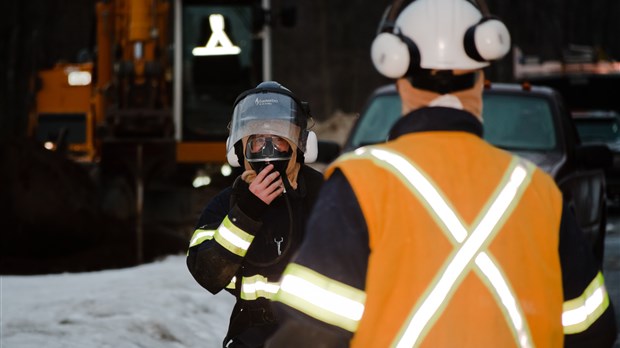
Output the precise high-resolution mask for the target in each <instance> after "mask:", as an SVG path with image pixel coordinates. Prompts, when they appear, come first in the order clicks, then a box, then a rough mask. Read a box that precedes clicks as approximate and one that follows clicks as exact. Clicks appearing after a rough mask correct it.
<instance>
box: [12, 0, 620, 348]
mask: <svg viewBox="0 0 620 348" xmlns="http://www.w3.org/2000/svg"><path fill="white" fill-rule="evenodd" d="M136 2H139V1H136ZM154 2H158V3H162V2H165V1H164V0H155V1H154ZM173 2H174V1H172V0H171V1H170V3H173ZM182 2H183V4H189V5H203V4H209V5H214V6H229V5H231V4H233V5H235V4H240V3H245V4H247V3H249V2H251V1H250V0H226V1H206V0H204V1H203V0H183V1H182ZM98 3H105V4H110V3H123V4H126V3H130V0H106V1H95V0H0V257H1V259H0V275H2V277H0V287H2V289H1V290H2V291H0V303H1V304H2V309H3V312H4V313H5V317H4V318H2V320H0V321H1V322H2V323H1V324H2V329H3V330H4V331H2V332H0V345H1V342H3V340H4V342H8V344H9V345H10V344H11V342H13V343H15V345H16V346H18V345H19V346H36V347H40V346H46V347H48V346H49V347H52V348H55V347H66V346H102V347H104V346H105V347H107V346H109V344H110V342H112V343H111V344H112V346H126V347H128V346H132V345H131V344H132V343H135V344H136V345H134V346H140V347H145V346H148V347H170V346H171V345H173V346H175V347H176V346H179V347H186V346H187V347H190V346H198V345H202V346H209V344H210V345H211V346H216V345H218V344H219V341H218V340H219V336H218V335H220V334H221V333H223V332H225V326H226V324H227V315H228V313H229V312H230V309H229V307H230V306H232V302H231V301H232V300H231V299H230V298H225V297H224V296H222V295H221V294H220V295H218V296H220V297H219V298H218V297H217V296H215V297H208V298H207V297H206V296H205V294H206V293H205V291H204V289H202V288H200V287H199V286H198V285H197V284H196V283H195V282H194V281H193V279H190V277H189V273H188V272H187V270H186V269H185V268H186V267H185V264H184V263H185V252H186V250H187V245H188V240H189V238H190V237H191V236H192V233H193V232H194V228H195V223H196V220H197V218H198V216H199V214H200V212H201V210H202V208H203V207H204V205H205V204H206V203H207V202H208V201H209V200H210V198H211V197H213V195H214V194H216V193H217V192H219V190H221V188H222V187H224V186H226V185H230V183H231V178H234V175H232V176H231V175H230V173H229V174H228V176H226V175H224V174H217V175H219V176H213V177H212V179H213V182H212V184H211V186H195V185H194V186H192V179H194V180H195V177H196V178H197V177H199V175H203V174H204V173H207V172H208V173H212V172H217V171H219V170H220V166H221V165H222V163H223V161H224V158H223V157H224V156H223V154H224V153H225V152H224V151H223V149H224V145H223V141H224V140H225V137H226V135H225V134H226V133H227V130H226V127H225V126H222V125H221V124H220V126H219V127H211V129H209V127H210V125H207V126H204V124H199V126H202V127H203V128H205V129H207V130H209V131H214V132H215V133H217V134H216V137H215V138H217V139H216V140H217V141H219V142H220V144H219V145H217V144H216V145H217V146H219V147H217V146H216V147H213V149H215V150H210V151H212V152H213V153H216V155H217V156H219V157H222V158H221V159H220V162H218V163H212V162H206V161H204V160H202V159H196V158H194V159H192V158H190V159H189V160H187V161H186V162H187V163H185V162H183V161H185V160H183V161H181V160H180V157H179V153H182V152H180V151H179V150H178V149H179V148H178V147H177V148H176V150H177V153H176V156H177V157H176V158H175V152H174V151H175V146H178V143H176V144H175V142H174V139H171V138H170V137H169V134H167V137H159V138H158V137H157V136H152V135H148V136H146V137H144V135H143V134H141V135H140V136H141V137H135V138H132V137H130V136H129V137H126V138H123V137H122V136H121V137H110V138H106V136H108V135H106V134H107V133H105V132H107V131H109V129H108V128H106V129H103V131H101V130H99V129H97V130H95V132H94V133H95V136H96V137H97V140H96V141H95V143H98V142H99V143H98V144H97V146H100V145H101V144H100V143H104V145H103V146H101V148H103V149H104V150H101V151H100V152H101V153H98V155H100V157H97V158H96V159H95V160H92V159H91V160H90V161H85V162H84V161H83V162H80V161H75V160H74V158H71V157H70V156H68V155H67V151H66V148H63V147H62V146H60V147H59V148H57V149H55V151H48V150H46V149H44V147H43V145H44V142H43V141H41V140H40V139H36V137H35V136H33V135H32V134H31V133H32V132H29V127H31V126H32V124H29V117H31V115H34V114H36V113H35V112H34V111H35V110H36V106H37V103H36V102H37V92H40V91H41V89H42V87H43V86H42V82H41V81H42V80H41V78H40V74H39V73H40V72H41V71H44V70H49V69H52V68H54V67H56V66H58V64H60V63H62V64H74V63H85V62H91V61H93V59H95V57H96V56H97V42H96V41H97V40H96V38H97V17H96V11H95V8H96V5H97V4H98ZM254 3H255V4H256V5H260V3H261V1H255V2H254ZM390 3H391V1H386V0H380V1H363V0H346V1H345V0H341V1H329V0H299V1H295V0H272V1H271V13H270V15H271V30H272V64H271V67H272V79H273V80H276V81H278V82H280V83H282V84H283V85H285V86H286V87H288V88H290V89H291V90H292V91H293V92H294V93H295V94H296V95H297V96H299V97H300V98H301V99H303V100H306V101H308V102H309V103H310V105H311V110H312V115H313V117H314V119H315V120H316V121H317V123H321V124H319V126H323V127H325V128H324V129H328V130H330V128H332V130H336V131H339V130H342V124H343V122H342V121H346V122H347V127H348V126H350V125H351V123H352V122H354V120H355V119H356V116H357V115H359V113H360V112H361V111H362V109H363V107H364V104H365V102H366V101H367V98H368V96H369V95H370V93H371V92H372V91H373V90H374V89H375V88H377V87H378V86H381V85H383V84H386V83H389V82H390V81H389V80H387V79H385V78H383V77H381V76H380V75H379V73H378V72H376V70H375V69H374V67H373V66H372V63H371V60H370V46H371V43H372V41H373V39H374V37H375V35H376V32H377V26H378V24H379V21H380V18H381V17H382V14H383V13H384V10H385V8H386V6H387V5H389V4H390ZM487 5H488V7H489V9H490V12H491V13H492V14H493V15H495V16H497V17H499V18H500V19H501V20H502V21H503V22H504V23H505V24H506V26H507V27H508V29H509V31H510V33H511V39H512V50H511V52H510V53H509V54H508V55H507V56H506V57H505V58H503V59H502V60H501V61H499V62H496V63H494V64H492V65H491V66H490V67H489V68H487V69H486V71H485V73H486V77H487V79H489V80H490V81H492V82H519V83H520V82H526V81H527V82H531V83H533V84H543V85H547V86H551V87H554V88H557V89H558V91H559V92H560V94H561V95H562V97H563V98H564V101H565V102H566V105H567V108H568V109H570V110H588V109H601V110H615V111H617V112H619V113H620V1H618V0H536V1H534V0H522V1H508V0H488V1H487ZM257 8H258V7H257ZM202 14H203V15H204V13H202ZM252 15H253V16H254V15H256V13H254V12H253V14H252ZM261 16H262V13H261ZM172 17H173V16H172V10H171V11H170V18H169V19H170V20H171V21H172V19H173V18H172ZM259 17H260V16H259ZM253 18H254V17H253ZM258 24H262V22H261V23H258ZM227 28H230V23H229V24H228V26H227ZM261 28H262V26H261ZM256 32H258V30H257V31H256ZM168 34H170V35H171V33H168ZM203 34H204V33H203ZM254 34H256V33H254ZM181 46H182V45H181ZM159 53H160V54H163V55H164V56H165V57H167V58H168V61H171V60H172V59H173V46H172V45H168V47H166V48H164V49H162V50H161V52H159ZM547 63H549V64H551V65H553V64H555V66H556V67H557V66H562V67H564V69H566V67H568V66H599V65H600V64H602V65H604V66H607V67H609V66H612V67H613V69H615V70H613V71H611V72H609V71H606V72H603V73H597V74H593V73H592V71H589V72H584V71H578V72H574V73H566V74H562V73H561V72H560V73H559V74H558V72H557V71H556V74H555V75H551V76H548V75H545V73H543V74H542V75H541V74H539V75H538V76H529V77H525V76H524V75H519V74H516V73H518V72H523V71H524V70H523V66H527V65H528V64H533V66H545V64H547ZM95 65H96V64H95ZM102 65H103V64H102ZM110 66H111V65H110ZM254 68H255V66H252V69H254ZM221 70H225V69H221ZM190 72H191V74H186V73H187V71H183V74H181V75H182V77H183V79H185V80H184V81H186V80H190V79H191V78H194V79H196V80H200V79H199V78H198V76H199V75H198V74H194V71H191V70H190ZM252 74H253V75H252V78H251V79H250V84H249V85H248V86H250V87H253V86H254V85H255V84H256V83H258V82H259V80H258V79H257V78H256V76H258V75H259V74H257V73H256V72H255V71H254V72H252ZM188 75H189V76H188ZM94 76H97V75H96V72H94ZM188 77H189V78H188ZM177 78H178V76H171V77H170V78H169V79H168V80H167V83H169V84H171V81H172V80H173V79H177ZM220 78H223V80H221V81H220V82H218V83H214V82H213V81H215V80H210V82H211V83H212V85H211V86H206V87H207V88H211V90H213V89H214V90H216V91H217V90H218V89H223V88H221V87H222V86H224V84H225V83H226V82H227V81H226V80H227V79H228V78H229V75H228V73H227V71H223V76H220ZM183 79H179V80H183ZM231 79H232V78H231ZM65 80H66V78H65ZM95 80H96V78H95V79H94V81H95ZM205 80H208V79H205ZM63 82H65V84H66V81H63ZM195 82H196V85H197V86H198V85H199V84H200V82H204V81H195ZM246 82H247V81H246ZM207 84H208V83H207ZM93 85H94V83H93ZM167 87H170V86H167ZM202 87H205V86H202ZM229 87H230V86H229ZM197 88H198V87H197ZM244 89H247V87H244V88H237V89H235V88H234V87H233V88H232V89H231V91H232V92H230V91H229V93H228V95H227V96H226V98H224V99H226V102H225V103H220V105H217V108H218V109H217V111H219V112H220V114H223V115H225V117H229V113H230V112H231V111H232V100H234V97H235V96H236V95H237V94H238V93H240V92H242V91H243V90H244ZM94 91H95V89H94V88H93V89H92V91H91V90H88V92H89V93H90V92H92V94H93V95H94V94H96V93H95V92H94ZM98 92H101V91H98ZM108 92H109V91H106V92H105V93H108ZM112 92H117V91H116V90H112ZM184 92H185V90H184ZM167 93H168V94H166V93H163V94H165V97H170V95H169V94H172V93H171V91H170V90H168V91H167ZM230 93H232V94H230ZM99 94H104V93H103V92H102V93H99ZM188 94H189V93H188ZM184 97H185V96H184ZM230 98H232V100H231V99H230ZM75 99H78V98H77V97H76V98H75ZM93 99H94V98H93ZM171 99H172V98H168V100H166V102H167V104H166V105H167V106H168V107H170V105H171V103H170V100H171ZM198 99H200V98H198ZM198 101H199V102H201V100H198ZM184 102H185V100H184ZM217 102H221V100H217ZM87 104H88V103H87ZM110 105H112V103H110V104H109V105H108V106H110ZM184 105H185V104H184ZM187 105H189V103H187ZM196 105H198V107H195V108H194V110H193V112H194V113H195V114H196V115H197V116H198V117H200V116H205V115H206V114H207V113H204V114H203V111H204V109H201V107H200V105H201V104H200V103H197V104H196ZM88 106H89V107H92V108H94V107H93V106H92V105H91V104H88ZM162 109H164V108H162ZM109 110H111V111H115V110H114V108H112V107H109V108H108V109H105V111H109ZM151 111H152V110H151ZM211 111H212V110H209V112H211ZM99 115H101V113H100V114H99ZM208 116H211V114H210V113H209V114H208ZM183 117H185V114H183ZM204 118H209V117H203V119H204ZM220 118H221V117H220ZM220 121H221V120H220ZM332 121H333V122H332ZM224 124H225V123H224ZM339 124H340V125H339ZM184 127H186V125H185V124H184ZM199 130H204V129H199ZM346 130H347V131H348V128H347V129H346ZM100 131H101V132H100ZM165 131H169V129H168V128H166V129H165ZM183 131H185V130H183ZM318 133H319V131H318V130H317V134H318ZM183 134H185V133H183ZM222 134H224V135H222ZM202 136H203V134H202V133H200V132H194V133H192V134H191V137H193V138H191V140H194V141H197V142H200V140H201V137H202ZM339 136H340V138H342V137H343V136H342V134H340V135H339ZM218 137H219V138H218ZM58 138H59V139H60V136H59V137H58ZM215 138H214V139H215ZM110 139H111V140H110ZM187 139H190V138H189V137H188V138H185V136H184V138H183V140H187ZM205 139H206V138H205ZM205 139H202V140H203V142H206V141H204V140H205ZM319 140H321V138H320V137H319ZM342 140H344V139H339V141H342ZM58 144H60V145H62V142H60V141H59V142H58ZM332 145H333V144H332ZM332 149H333V147H332ZM102 153H103V154H102ZM202 155H204V151H203V153H202ZM616 156H617V158H618V159H620V153H617V154H616ZM219 157H218V158H219ZM197 158H198V157H197ZM181 162H183V163H181ZM188 163H189V164H188ZM618 164H620V160H618ZM201 173H202V174H201ZM233 174H238V173H237V172H233ZM210 180H211V178H210ZM600 197H603V200H604V198H605V197H604V195H601V196H600ZM616 203H618V202H616ZM619 206H620V205H618V206H616V207H615V208H614V209H615V210H612V209H611V208H610V209H609V210H608V216H605V218H606V219H607V225H606V231H601V232H602V233H606V235H607V240H606V242H605V249H606V254H605V257H606V259H605V267H606V269H605V272H606V273H605V278H606V282H607V284H608V290H609V292H610V297H611V298H612V301H613V302H614V305H615V307H616V318H617V322H618V323H617V324H618V325H619V327H620V308H619V307H620V303H618V301H619V300H620V256H619V254H618V252H619V251H620V209H619V208H618V207H619ZM609 251H611V252H609ZM168 256H169V257H168ZM165 257H168V258H167V259H165ZM162 259H164V262H161V263H158V262H156V261H161V260H162ZM134 266H137V267H134ZM125 270H126V271H128V272H124V271H125ZM94 271H97V272H94ZM66 272H79V273H77V274H76V275H75V277H70V276H68V273H66ZM91 272H93V273H91ZM54 273H55V274H56V275H53V274H54ZM38 275H39V276H38ZM3 282H4V283H3ZM4 298H6V299H7V300H5V301H4V302H2V300H3V299H4ZM205 299H207V301H205ZM188 313H189V315H188ZM5 318H8V319H5ZM619 331H620V330H619ZM137 336H141V337H137ZM7 338H8V339H7ZM23 342H28V344H23ZM67 342H74V343H75V342H80V343H75V344H66V343H67ZM136 342H137V343H136ZM614 347H615V348H620V340H618V342H616V345H615V346H614Z"/></svg>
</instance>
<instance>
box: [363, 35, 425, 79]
mask: <svg viewBox="0 0 620 348" xmlns="http://www.w3.org/2000/svg"><path fill="white" fill-rule="evenodd" d="M395 30H396V31H397V33H391V32H383V33H380V34H379V35H377V37H375V39H374V41H373V42H372V46H371V48H370V56H371V59H372V63H373V64H374V66H375V68H376V69H377V71H378V72H379V73H381V74H382V75H383V76H385V77H388V78H391V79H398V78H401V77H403V76H405V75H407V74H408V72H410V70H412V69H415V68H418V67H419V66H420V52H419V51H418V47H417V46H416V44H415V43H414V42H413V40H411V39H410V38H408V37H406V36H404V35H402V34H401V33H400V31H399V30H398V28H396V29H395Z"/></svg>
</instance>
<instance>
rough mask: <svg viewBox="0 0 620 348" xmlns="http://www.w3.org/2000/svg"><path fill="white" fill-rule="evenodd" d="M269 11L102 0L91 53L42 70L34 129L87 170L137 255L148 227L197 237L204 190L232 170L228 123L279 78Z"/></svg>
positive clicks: (159, 0)
mask: <svg viewBox="0 0 620 348" xmlns="http://www.w3.org/2000/svg"><path fill="white" fill-rule="evenodd" d="M270 11H271V9H270V3H269V0H262V1H260V0H259V1H257V0H245V1H242V0H234V1H232V0H231V1H212V0H211V1H206V0H203V1H199V0H107V1H105V0H102V1H97V2H96V9H95V11H94V12H95V14H96V15H95V19H94V27H95V28H96V30H95V33H94V34H95V35H94V37H96V40H95V42H94V45H93V46H94V47H93V49H92V54H91V57H92V59H89V60H86V61H83V62H80V63H67V62H62V63H58V64H57V65H56V66H54V67H53V68H52V69H49V70H44V71H40V72H38V73H37V75H36V76H35V77H34V79H33V83H32V86H33V90H34V92H35V95H36V98H35V102H34V105H33V108H32V111H31V113H30V115H29V127H28V128H29V135H30V137H31V138H32V139H35V140H36V142H37V143H38V144H40V145H41V146H42V147H45V148H46V149H47V150H49V151H53V152H56V153H59V154H64V156H62V157H63V158H65V159H69V160H70V161H72V162H75V163H79V164H80V165H81V166H83V167H84V168H88V173H89V174H90V175H91V176H92V178H93V180H94V182H95V183H96V185H97V186H98V188H97V190H96V192H98V194H100V196H98V198H97V199H99V200H100V201H101V203H100V204H99V206H100V207H101V210H102V212H103V214H104V219H108V218H109V219H117V220H119V221H131V224H132V225H133V226H134V227H135V231H136V233H135V238H134V240H135V247H136V249H135V254H136V261H137V262H138V263H140V262H142V260H143V259H144V257H143V253H144V251H143V250H144V245H145V242H144V240H145V235H146V234H147V232H145V230H147V229H150V228H145V227H144V226H145V225H149V226H153V225H157V226H162V225H165V224H169V225H171V226H172V225H173V227H171V228H170V230H175V231H179V230H180V231H181V232H180V233H181V234H183V233H190V232H191V231H188V228H191V227H188V226H190V225H191V224H192V223H193V222H192V221H193V220H195V218H196V216H197V214H196V211H195V209H196V207H200V206H201V205H203V204H204V203H205V202H206V200H207V199H208V194H206V193H205V192H206V191H204V190H205V187H213V188H214V189H216V188H221V187H222V186H225V185H228V184H229V183H230V182H231V180H232V178H233V177H234V174H235V173H233V170H232V169H231V168H230V167H229V166H228V165H227V164H226V155H225V153H226V151H225V141H226V138H227V135H228V129H227V125H228V122H229V119H230V112H231V108H232V104H233V102H234V100H235V98H236V96H237V95H238V94H239V93H240V92H242V91H244V90H246V89H250V88H252V87H254V86H256V85H257V84H258V83H259V82H260V81H262V80H270V79H271V76H270V75H271V66H270V64H271V29H270V25H269V24H270V20H271V15H270ZM63 175H69V173H66V174H63ZM192 184H193V186H192ZM205 185H209V186H205ZM198 186H202V187H203V191H201V192H200V194H199V195H198V196H199V197H198V198H197V196H196V194H195V192H196V189H195V187H198ZM188 192H189V193H188ZM191 192H193V193H191ZM209 192H211V191H209ZM214 192H215V191H214ZM69 199H70V198H69ZM93 199H95V197H93ZM193 203H196V204H194V205H192V204H193ZM183 238H184V237H183V236H181V239H183Z"/></svg>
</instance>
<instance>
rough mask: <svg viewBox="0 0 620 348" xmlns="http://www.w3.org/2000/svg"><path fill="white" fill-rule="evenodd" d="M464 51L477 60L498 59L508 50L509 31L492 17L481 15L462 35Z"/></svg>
mask: <svg viewBox="0 0 620 348" xmlns="http://www.w3.org/2000/svg"><path fill="white" fill-rule="evenodd" d="M463 46H464V48H465V53H467V55H468V56H469V57H470V58H471V59H473V60H476V61H478V62H488V61H493V60H497V59H500V58H502V57H504V56H505V55H506V53H508V51H509V50H510V33H509V32H508V28H506V25H505V24H504V23H502V22H501V21H500V20H498V19H496V18H493V17H483V18H482V19H481V20H480V22H478V23H477V24H475V25H472V26H471V27H469V29H467V31H466V32H465V36H464V37H463Z"/></svg>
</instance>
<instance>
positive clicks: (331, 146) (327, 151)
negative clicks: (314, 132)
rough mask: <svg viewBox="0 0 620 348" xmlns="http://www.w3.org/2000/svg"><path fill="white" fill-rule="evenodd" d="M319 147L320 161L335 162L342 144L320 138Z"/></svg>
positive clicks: (318, 159) (318, 160)
mask: <svg viewBox="0 0 620 348" xmlns="http://www.w3.org/2000/svg"><path fill="white" fill-rule="evenodd" d="M318 147H319V153H318V156H317V159H316V161H317V162H320V163H326V164H328V163H331V162H333V161H334V160H335V159H336V158H337V157H338V156H339V155H340V152H341V149H340V145H339V144H338V143H336V142H334V141H329V140H319V143H318Z"/></svg>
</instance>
